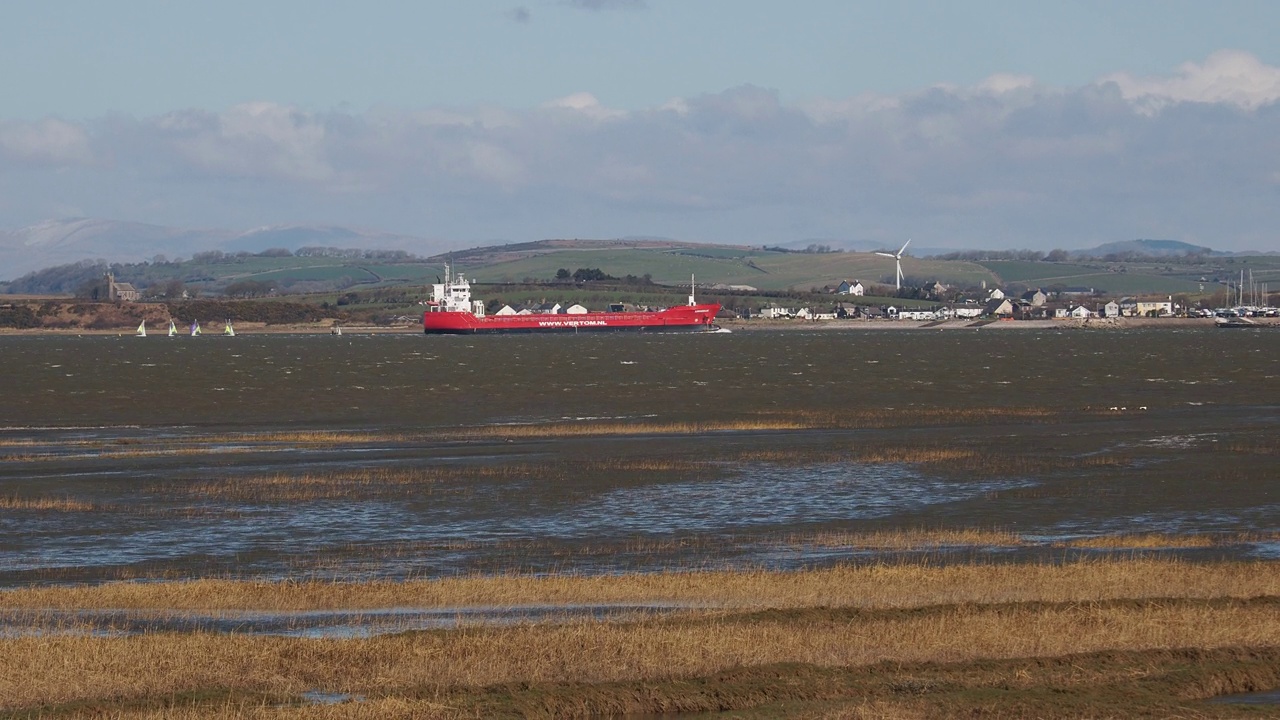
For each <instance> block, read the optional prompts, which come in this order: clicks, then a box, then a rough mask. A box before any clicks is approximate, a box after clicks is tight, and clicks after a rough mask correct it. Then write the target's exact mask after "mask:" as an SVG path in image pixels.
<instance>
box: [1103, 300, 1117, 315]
mask: <svg viewBox="0 0 1280 720" xmlns="http://www.w3.org/2000/svg"><path fill="white" fill-rule="evenodd" d="M1102 317H1109V318H1113V317H1120V303H1118V302H1116V301H1115V300H1112V301H1111V302H1109V303H1107V304H1106V305H1103V306H1102Z"/></svg>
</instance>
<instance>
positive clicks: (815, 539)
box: [779, 529, 1033, 551]
mask: <svg viewBox="0 0 1280 720" xmlns="http://www.w3.org/2000/svg"><path fill="white" fill-rule="evenodd" d="M779 542H780V543H781V544H783V545H789V546H794V547H829V548H835V547H840V548H851V549H863V550H897V551H915V550H933V549H937V548H943V547H1025V546H1028V545H1031V544H1033V543H1030V542H1028V541H1027V540H1026V539H1025V538H1023V537H1022V536H1021V535H1018V534H1017V533H1013V532H1008V531H1005V530H980V529H955V530H945V529H939V530H886V531H882V532H839V531H827V532H815V533H792V534H789V535H786V536H784V537H782V538H781V539H780V540H779Z"/></svg>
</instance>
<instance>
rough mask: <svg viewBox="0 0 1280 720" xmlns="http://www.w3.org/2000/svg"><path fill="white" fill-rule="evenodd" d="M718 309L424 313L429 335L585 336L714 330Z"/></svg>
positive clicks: (687, 307) (702, 307)
mask: <svg viewBox="0 0 1280 720" xmlns="http://www.w3.org/2000/svg"><path fill="white" fill-rule="evenodd" d="M719 311H720V306H719V305H682V306H678V307H673V308H668V309H666V310H661V311H658V312H617V313H610V312H603V313H586V314H584V315H489V316H486V317H476V316H475V315H472V314H471V313H466V312H425V313H423V316H422V327H423V331H424V332H425V333H426V334H428V335H477V334H486V335H487V334H514V333H584V332H697V331H700V330H701V331H705V330H711V329H713V324H714V321H715V317H716V313H717V312H719Z"/></svg>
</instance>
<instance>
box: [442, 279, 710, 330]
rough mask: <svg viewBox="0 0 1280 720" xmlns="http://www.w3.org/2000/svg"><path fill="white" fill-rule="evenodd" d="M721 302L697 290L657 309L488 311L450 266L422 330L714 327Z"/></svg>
mask: <svg viewBox="0 0 1280 720" xmlns="http://www.w3.org/2000/svg"><path fill="white" fill-rule="evenodd" d="M718 312H720V305H718V304H714V303H712V304H706V305H699V304H697V302H696V301H695V300H694V296H693V291H692V288H691V289H690V293H689V304H688V305H677V306H675V307H670V308H667V309H666V310H657V311H643V310H636V311H621V312H588V313H580V314H569V313H545V314H539V313H533V314H528V315H486V314H485V311H484V303H483V302H482V301H480V300H474V301H473V300H472V299H471V283H470V282H468V281H467V279H466V278H465V277H463V275H462V273H458V275H457V277H451V276H450V274H449V266H447V265H446V266H445V269H444V282H443V283H438V284H436V285H433V286H432V292H431V301H430V303H428V308H427V311H426V312H424V313H423V314H422V328H423V330H424V331H425V332H426V333H427V334H428V335H466V334H471V333H523V332H601V331H623V330H635V331H645V332H670V331H675V330H685V331H688V330H703V331H705V330H714V329H716V326H715V319H716V313H718Z"/></svg>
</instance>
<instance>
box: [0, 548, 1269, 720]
mask: <svg viewBox="0 0 1280 720" xmlns="http://www.w3.org/2000/svg"><path fill="white" fill-rule="evenodd" d="M959 535H961V536H964V533H963V532H960V533H959ZM979 535H980V536H981V537H984V538H988V539H994V538H999V537H1004V535H1003V534H1001V533H995V532H992V533H991V534H990V535H988V534H986V533H979ZM992 536H994V538H993V537H992ZM873 537H874V536H873ZM933 537H936V538H937V539H939V540H942V539H945V538H946V537H948V536H947V535H946V534H945V533H943V532H941V531H939V532H937V533H936V534H935V535H934V536H933ZM1006 539H1008V538H1006ZM883 542H886V543H892V542H898V540H897V539H893V538H889V539H886V540H883ZM1277 597H1280V563H1221V564H1204V565H1200V564H1190V563H1184V562H1176V561H1167V560H1143V559H1138V560H1125V561H1099V562H1076V563H1071V564H1066V565H979V564H970V565H953V566H943V567H935V566H930V565H927V564H914V565H895V566H876V567H863V568H852V567H843V568H835V569H830V570H814V571H805V572H796V573H777V572H774V573H769V572H739V573H729V572H710V573H687V574H678V573H667V574H659V575H625V576H616V577H590V578H588V577H573V576H567V577H523V576H520V577H488V578H461V579H452V580H439V581H429V582H427V581H424V582H408V583H353V584H340V583H274V584H272V583H246V582H230V581H214V580H202V581H194V582H177V583H173V582H168V583H164V582H162V583H112V584H106V585H100V586H93V587H51V588H26V589H21V590H13V591H7V592H4V593H2V594H0V607H4V608H10V609H21V608H46V609H54V608H61V609H72V608H104V607H110V608H153V609H157V610H167V611H178V610H181V609H193V610H195V609H201V610H214V609H218V608H225V609H233V608H238V609H250V608H253V609H264V610H289V609H296V610H305V609H313V608H345V609H351V608H374V607H390V606H401V607H403V606H419V607H441V606H476V605H500V606H501V605H528V604H533V603H608V602H628V603H641V602H644V601H659V600H661V601H668V602H680V603H686V604H690V605H714V606H718V608H719V609H710V608H708V609H701V610H694V609H691V610H685V611H680V612H677V613H675V614H672V615H668V616H665V617H652V618H640V619H631V620H627V621H600V620H575V621H569V622H564V623H545V624H522V625H515V626H474V625H472V626H467V625H462V626H459V627H458V628H455V629H453V630H443V631H433V632H425V633H407V634H402V635H388V636H380V637H375V638H368V639H346V640H340V639H301V638H283V637H264V636H252V635H234V634H233V635H216V634H210V633H189V634H179V633H150V634H143V635H134V636H124V637H89V636H73V635H59V634H45V635H42V636H27V637H4V638H0V707H6V708H10V709H15V708H34V707H37V706H46V707H47V706H50V705H56V704H58V703H81V705H80V706H79V707H81V708H82V709H83V710H85V711H86V712H91V713H93V714H94V716H95V717H113V716H114V717H197V716H202V714H204V715H207V714H217V715H220V716H223V717H263V718H265V717H277V716H288V717H305V718H313V717H370V718H382V717H400V716H406V715H410V714H411V715H418V716H424V717H431V716H442V717H458V716H471V717H474V716H488V715H490V714H492V712H490V711H481V710H475V707H479V706H468V705H466V703H467V702H474V701H475V699H476V698H480V697H488V698H490V699H493V698H497V700H496V701H498V702H506V701H503V700H502V698H508V699H510V698H512V697H515V696H517V695H520V694H521V693H525V692H526V690H528V689H530V688H534V687H537V686H539V684H544V683H545V684H551V686H554V687H560V688H565V689H566V690H565V692H567V693H568V695H567V699H561V700H555V701H554V702H552V701H551V700H547V699H546V698H543V699H541V700H539V699H538V697H541V696H538V695H537V692H538V691H534V690H528V692H534V699H533V700H532V701H531V702H534V704H535V706H538V707H543V708H544V709H543V710H542V711H540V713H541V714H542V715H543V716H548V717H550V716H566V715H584V714H590V713H600V712H605V710H602V709H601V708H604V707H615V706H611V705H600V704H599V703H600V702H604V701H603V700H598V701H591V700H590V697H607V696H608V692H610V691H608V690H607V688H609V687H619V686H618V684H619V683H624V684H625V683H639V684H640V685H641V686H643V687H657V685H659V684H663V685H662V686H663V687H664V688H666V689H665V690H664V691H663V692H669V693H672V694H673V695H674V697H676V698H677V699H678V698H679V697H681V693H690V692H695V693H696V692H698V691H696V688H694V687H692V686H689V685H688V683H687V681H685V680H681V678H711V677H721V675H720V674H723V673H730V674H732V673H739V674H741V673H748V674H750V668H761V671H760V673H757V674H758V675H761V677H762V678H763V679H759V678H757V680H756V681H754V682H756V683H757V685H756V686H751V687H737V686H734V687H733V688H732V689H726V688H725V687H720V686H714V685H713V686H711V687H709V688H708V691H714V692H715V693H717V695H718V696H719V697H721V698H722V699H721V700H720V701H718V702H721V703H723V702H730V703H731V704H730V705H716V704H713V705H712V706H711V707H710V708H708V709H713V708H715V707H750V706H751V705H752V704H753V703H756V704H758V703H760V702H763V701H764V700H762V698H767V697H775V696H776V695H770V693H776V692H779V690H778V688H779V687H792V686H793V685H794V683H789V682H788V680H787V678H788V677H790V674H791V673H800V675H798V676H796V677H801V676H803V675H804V673H810V674H812V672H819V673H822V672H827V671H825V670H821V669H822V668H859V667H861V668H873V667H879V665H877V664H879V663H889V665H885V666H884V667H885V669H886V670H885V672H887V673H888V675H887V676H885V675H884V673H880V675H879V676H878V677H880V680H879V681H878V682H881V683H883V682H885V681H886V678H887V680H893V683H896V684H890V689H891V691H892V692H893V693H897V692H898V691H897V690H892V688H894V687H897V686H898V685H901V686H902V687H903V688H907V689H908V690H909V691H910V692H911V693H917V692H919V691H921V690H920V689H921V688H923V689H926V690H927V689H930V688H936V687H939V683H938V682H935V681H932V680H920V681H918V682H917V681H915V680H912V679H911V678H910V677H907V678H906V680H903V678H902V676H901V674H900V673H901V671H900V670H897V669H894V668H901V667H903V666H904V665H910V664H912V663H917V664H924V665H920V666H919V667H926V668H935V672H936V668H938V667H940V666H939V665H938V664H940V663H941V664H945V663H970V662H981V663H987V665H983V666H974V667H975V668H980V667H987V666H989V664H990V663H992V662H1003V661H1008V660H1009V659H1016V658H1055V657H1061V656H1067V655H1070V654H1074V653H1099V652H1118V651H1123V652H1133V653H1143V652H1156V651H1171V650H1172V649H1177V648H1198V649H1200V650H1201V651H1206V652H1207V651H1211V650H1213V649H1215V648H1277V647H1280V600H1278V599H1277ZM726 608H736V609H726ZM35 615H37V616H39V615H40V613H39V612H36V613H35ZM1142 657H1143V656H1136V658H1137V659H1135V660H1131V661H1128V664H1127V665H1122V666H1121V667H1122V668H1123V669H1124V671H1125V672H1130V671H1132V672H1135V673H1137V674H1136V675H1130V676H1129V678H1130V680H1132V679H1133V678H1142V677H1145V676H1146V675H1145V674H1146V673H1150V672H1153V671H1152V670H1150V669H1149V668H1147V669H1144V665H1143V663H1144V662H1145V661H1144V660H1142ZM1017 662H1023V663H1027V665H1026V669H1025V670H1024V671H1019V674H1018V675H1017V676H1014V675H1012V674H1010V672H1011V671H1000V670H991V672H992V673H993V677H992V678H991V679H989V680H981V681H980V683H996V684H997V686H999V687H1004V688H1006V689H1007V690H1009V689H1014V688H1022V689H1023V690H1027V691H1032V690H1034V689H1035V687H1036V685H1035V683H1038V682H1039V683H1045V682H1050V681H1051V679H1045V678H1041V677H1038V676H1037V677H1036V678H1034V679H1033V677H1032V675H1031V674H1030V673H1040V674H1044V673H1045V672H1047V671H1046V670H1045V668H1052V667H1057V665H1055V663H1041V662H1038V661H1030V662H1029V663H1028V662H1027V661H1017ZM1078 662H1081V663H1085V665H1086V666H1088V667H1089V668H1092V669H1090V670H1088V671H1086V670H1084V669H1080V670H1079V671H1077V670H1076V669H1075V668H1076V667H1077V666H1075V665H1073V664H1072V663H1071V662H1068V661H1063V663H1059V665H1061V669H1060V671H1058V670H1055V672H1058V673H1059V674H1060V675H1061V674H1063V673H1065V675H1064V677H1066V676H1070V677H1071V678H1075V680H1074V681H1073V682H1076V683H1077V685H1079V677H1081V673H1085V674H1087V672H1095V671H1097V672H1101V671H1106V672H1110V673H1115V672H1116V671H1115V670H1114V669H1113V670H1106V668H1105V667H1102V668H1098V667H1095V665H1096V664H1094V665H1091V664H1089V663H1087V662H1085V661H1083V660H1081V661H1078ZM1179 662H1183V664H1184V665H1185V661H1179ZM1255 664H1257V663H1256V662H1255ZM1268 666H1269V665H1268ZM958 667H960V668H962V669H961V670H957V671H956V672H959V673H961V674H960V675H957V676H956V677H973V676H972V673H970V675H964V673H966V672H969V671H967V670H963V668H966V667H968V666H965V665H961V666H958ZM770 668H776V669H770ZM805 668H811V670H805ZM1037 668H1039V669H1037ZM868 672H872V671H870V670H869V671H868ZM975 672H979V673H981V672H984V671H982V670H975ZM1023 672H1026V673H1028V674H1027V675H1025V677H1024V676H1023V675H1022V674H1021V673H1023ZM1272 674H1273V675H1274V673H1272ZM872 675H875V673H874V672H872ZM723 677H725V678H726V680H725V681H724V682H726V683H728V682H732V679H731V675H724V676H723ZM1240 677H1249V676H1247V675H1241V676H1240ZM1268 677H1269V676H1268ZM904 682H905V683H906V684H905V685H903V684H902V683H904ZM971 682H979V681H972V680H971ZM1010 682H1012V683H1013V685H1012V686H1010V685H1009V683H1010ZM1055 682H1056V681H1055ZM1173 682H1175V683H1176V682H1177V681H1176V679H1175V680H1174V681H1173ZM1241 682H1244V681H1241ZM913 683H914V684H913ZM1197 683H1199V684H1198V685H1197V686H1196V688H1199V689H1196V688H1184V689H1183V691H1182V692H1183V693H1184V694H1186V696H1188V697H1191V696H1196V693H1205V694H1208V693H1210V692H1214V691H1221V688H1223V687H1239V686H1240V685H1241V683H1240V682H1234V683H1227V685H1222V683H1221V682H1219V680H1217V679H1215V678H1213V677H1209V678H1208V679H1201V680H1198V681H1197ZM610 684H612V685H610ZM944 684H945V683H944ZM1184 684H1185V683H1184ZM575 688H576V690H575ZM712 688H716V689H714V690H712ZM1206 688H1209V689H1206ZM1215 688H1216V690H1215ZM316 689H319V690H324V691H330V692H344V693H354V694H359V695H362V696H365V697H366V698H368V700H367V702H361V703H353V704H345V705H339V706H333V707H307V708H294V707H279V706H277V703H278V702H279V701H280V700H282V699H287V698H291V697H298V696H299V694H301V693H303V692H305V691H310V690H316ZM601 692H604V693H605V695H599V693H601ZM637 692H640V691H629V690H626V689H625V687H623V688H621V689H618V690H617V693H621V695H622V698H621V700H619V702H622V705H619V706H616V707H622V708H626V707H634V706H635V705H634V703H636V702H638V701H637V699H636V697H637V696H636V694H635V693H637ZM806 692H808V691H806ZM823 692H826V691H823ZM830 692H835V691H830ZM575 693H576V694H575ZM582 693H585V694H582ZM814 693H816V694H813V695H812V696H813V697H822V695H821V692H819V691H816V690H815V691H814ZM615 694H616V693H615ZM641 694H643V693H641ZM845 696H848V697H857V696H858V695H857V693H854V694H852V695H850V694H849V693H848V691H846V695H845ZM894 697H897V696H896V695H895V696H894ZM984 697H987V696H985V695H979V696H978V702H979V703H980V704H981V703H982V702H987V700H982V698H984ZM184 698H186V699H184ZM245 698H248V699H245ZM467 698H472V700H467ZM901 699H903V698H900V697H898V700H901ZM553 700H554V698H553ZM1049 701H1050V702H1055V701H1054V699H1053V698H1052V697H1050V698H1049ZM457 702H462V703H463V705H462V706H458V705H456V704H455V703H457ZM486 702H488V701H486ZM593 702H594V703H595V704H593ZM611 702H612V701H611ZM654 702H658V700H654ZM665 702H666V701H662V703H663V704H659V705H658V706H657V707H658V708H662V707H667V708H668V709H670V707H673V706H669V705H666V704H665ZM869 702H870V704H867V703H866V702H862V701H859V703H861V704H859V703H853V704H845V705H841V706H840V707H841V708H843V709H841V710H840V711H839V714H836V715H832V716H833V717H863V716H874V714H870V715H868V714H867V713H874V711H876V709H877V708H880V709H884V710H886V711H888V709H889V708H894V707H899V708H906V707H924V706H919V705H917V704H915V703H914V701H912V702H907V703H906V704H902V703H900V702H898V701H897V700H895V701H894V702H888V703H886V701H884V700H883V698H881V699H880V700H875V699H872V700H871V701H869ZM964 702H969V701H964ZM170 703H172V704H170ZM184 703H185V705H184ZM538 703H543V704H542V705H538ZM547 703H549V704H547ZM557 703H559V704H557ZM627 703H632V704H631V705H628V704H627ZM130 704H132V709H131V705H130ZM962 706H963V707H966V708H967V707H968V706H967V705H962ZM466 707H472V709H471V710H466V709H465V708H466ZM485 707H489V706H485ZM646 707H649V706H646ZM674 707H679V705H675V706H674ZM688 707H690V708H692V707H704V708H706V706H705V705H697V704H696V702H695V703H694V704H692V705H688ZM460 708H461V709H460ZM592 708H595V709H594V710H593V709H592ZM490 710H491V711H492V710H493V708H492V707H490ZM67 711H68V712H70V711H71V709H70V708H68V709H67ZM99 711H104V712H101V713H99ZM508 711H509V712H513V711H511V710H510V708H509V706H508ZM58 712H60V713H61V712H63V711H62V710H59V711H58ZM614 712H620V711H618V710H615V711H614ZM932 712H933V713H936V712H937V710H936V708H935V709H934V710H933V711H932ZM516 714H520V713H519V712H517V713H516ZM535 714H538V713H535ZM930 714H931V713H930V712H925V716H929V715H930ZM1015 714H1016V713H1015ZM1038 714H1043V713H1038Z"/></svg>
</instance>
